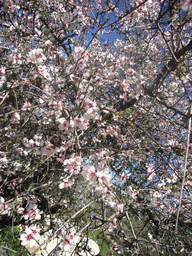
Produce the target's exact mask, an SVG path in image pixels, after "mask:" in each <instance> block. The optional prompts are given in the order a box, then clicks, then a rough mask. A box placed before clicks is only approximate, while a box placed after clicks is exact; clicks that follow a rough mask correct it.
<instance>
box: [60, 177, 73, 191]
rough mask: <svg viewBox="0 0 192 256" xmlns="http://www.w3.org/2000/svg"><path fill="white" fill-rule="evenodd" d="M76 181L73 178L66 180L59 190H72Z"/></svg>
mask: <svg viewBox="0 0 192 256" xmlns="http://www.w3.org/2000/svg"><path fill="white" fill-rule="evenodd" d="M74 182H75V180H74V179H72V178H65V179H63V181H62V182H61V183H60V184H59V188H60V189H63V188H70V187H71V186H72V185H73V184H74Z"/></svg>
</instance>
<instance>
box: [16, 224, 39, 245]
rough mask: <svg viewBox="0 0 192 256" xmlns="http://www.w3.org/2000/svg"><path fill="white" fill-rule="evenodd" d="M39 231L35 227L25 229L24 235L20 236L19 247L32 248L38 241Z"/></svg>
mask: <svg viewBox="0 0 192 256" xmlns="http://www.w3.org/2000/svg"><path fill="white" fill-rule="evenodd" d="M39 231H40V230H39V229H38V228H36V226H31V227H26V229H25V233H23V234H21V235H20V240H21V245H23V246H29V247H33V246H35V245H37V242H36V241H38V240H39V239H40V235H39Z"/></svg>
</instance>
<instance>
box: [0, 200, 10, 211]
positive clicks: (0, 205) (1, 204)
mask: <svg viewBox="0 0 192 256" xmlns="http://www.w3.org/2000/svg"><path fill="white" fill-rule="evenodd" d="M8 210H9V209H8V205H7V204H6V203H5V201H4V198H3V197H0V214H2V215H4V214H7V213H8Z"/></svg>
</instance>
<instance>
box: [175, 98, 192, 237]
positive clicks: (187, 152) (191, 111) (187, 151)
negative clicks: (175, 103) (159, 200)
mask: <svg viewBox="0 0 192 256" xmlns="http://www.w3.org/2000/svg"><path fill="white" fill-rule="evenodd" d="M191 114H192V102H191V105H190V111H189V124H188V134H187V148H186V153H185V163H184V171H183V180H182V185H181V192H180V198H179V206H178V210H177V219H176V225H175V233H177V229H178V222H179V212H180V209H181V201H182V197H183V189H184V185H185V176H186V172H187V159H188V155H189V143H190V135H191Z"/></svg>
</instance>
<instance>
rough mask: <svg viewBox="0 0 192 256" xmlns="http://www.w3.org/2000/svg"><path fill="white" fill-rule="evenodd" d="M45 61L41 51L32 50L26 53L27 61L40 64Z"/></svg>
mask: <svg viewBox="0 0 192 256" xmlns="http://www.w3.org/2000/svg"><path fill="white" fill-rule="evenodd" d="M45 59H46V57H45V55H44V54H43V49H40V48H38V49H33V50H31V51H30V52H29V53H28V61H29V62H32V63H35V64H41V63H42V62H43V61H44V60H45Z"/></svg>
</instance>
